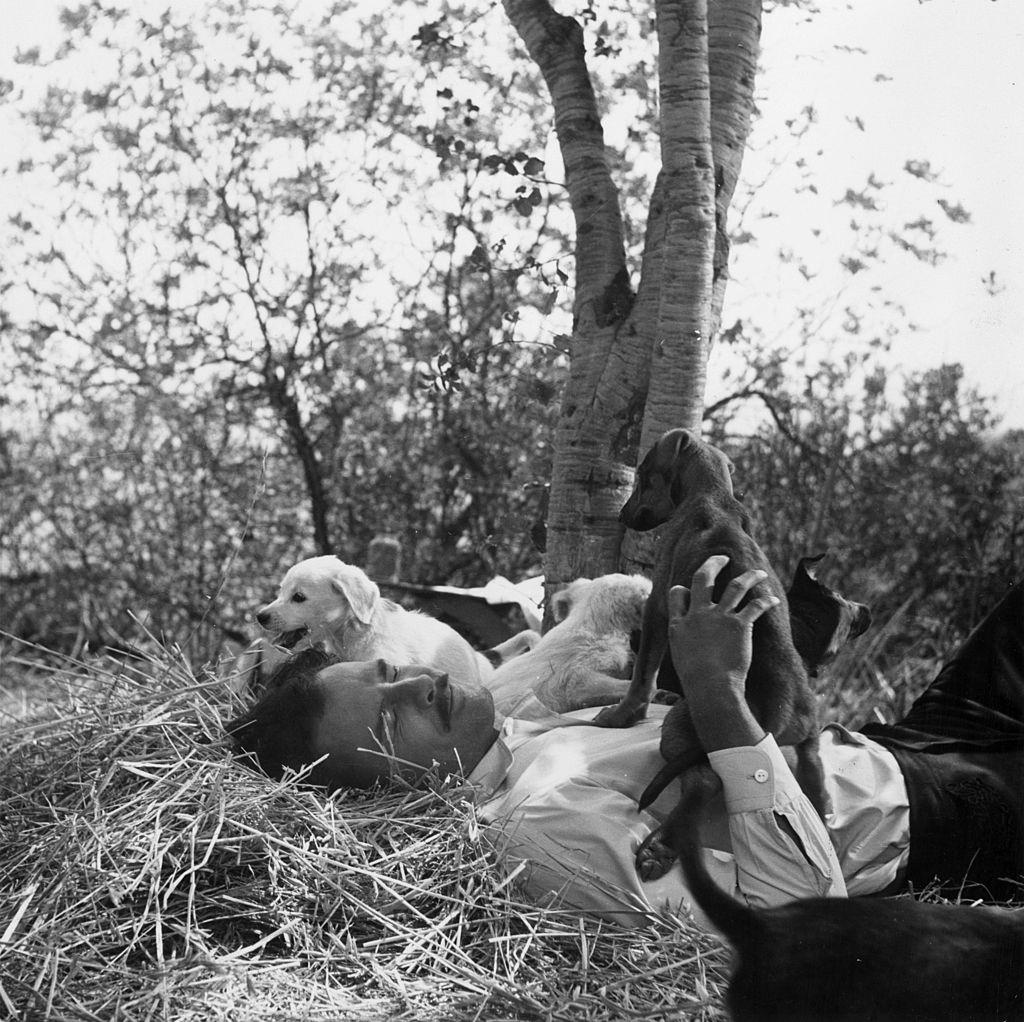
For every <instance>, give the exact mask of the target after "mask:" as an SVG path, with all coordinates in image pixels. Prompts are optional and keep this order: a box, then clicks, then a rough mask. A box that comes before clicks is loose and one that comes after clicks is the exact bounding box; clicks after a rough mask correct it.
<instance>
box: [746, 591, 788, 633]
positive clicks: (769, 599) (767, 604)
mask: <svg viewBox="0 0 1024 1022" xmlns="http://www.w3.org/2000/svg"><path fill="white" fill-rule="evenodd" d="M781 602H782V601H781V600H780V599H779V598H778V597H777V596H772V595H771V594H768V595H767V596H759V597H758V598H757V599H756V600H751V601H750V603H748V604H747V605H746V606H745V607H744V608H743V609H742V610H741V611H739V612H738V613H737V614H736V616H737V617H738V618H739V619H740V620H741V621H742V622H744V624H750V625H752V624H753V623H754V622H755V621H756V620H757V619H758V618H759V617H760V616H761V615H762V614H763V613H764V612H765V611H766V610H771V608H772V607H774V606H776V605H777V604H779V603H781Z"/></svg>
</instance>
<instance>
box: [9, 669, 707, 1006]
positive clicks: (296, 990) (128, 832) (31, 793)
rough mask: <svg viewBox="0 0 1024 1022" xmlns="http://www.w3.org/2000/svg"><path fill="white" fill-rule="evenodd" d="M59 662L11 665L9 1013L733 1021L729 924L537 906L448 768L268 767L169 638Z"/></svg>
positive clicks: (221, 691) (212, 684)
mask: <svg viewBox="0 0 1024 1022" xmlns="http://www.w3.org/2000/svg"><path fill="white" fill-rule="evenodd" d="M50 660H51V662H50V663H49V664H42V665H40V664H39V663H38V661H37V659H36V658H35V657H33V658H32V659H31V660H25V659H22V658H20V657H17V656H14V655H12V654H8V655H7V656H6V657H5V658H4V660H3V662H2V663H0V669H2V671H3V674H2V677H3V678H4V682H3V691H2V697H0V727H2V730H3V735H4V740H3V748H2V751H0V1005H2V1007H0V1015H2V1014H3V1013H4V1011H6V1012H7V1013H9V1014H10V1015H12V1016H13V1017H15V1018H26V1019H75V1020H79V1019H102V1020H108V1019H115V1018H116V1019H125V1020H134V1019H139V1020H143V1019H153V1018H173V1019H175V1020H179V1019H180V1020H190V1019H202V1020H204V1022H210V1020H221V1019H223V1020H227V1019H230V1020H232V1022H236V1020H247V1019H271V1018H273V1019H385V1018H395V1019H398V1018H401V1019H454V1020H461V1019H467V1020H468V1019H502V1018H508V1019H535V1018H536V1019H542V1018H543V1019H566V1020H570V1019H571V1020H577V1019H579V1020H582V1019H594V1020H611V1019H629V1018H635V1017H642V1018H644V1019H647V1020H656V1019H661V1018H692V1019H708V1020H712V1019H718V1018H722V1017H723V1016H722V1013H721V1011H720V1008H719V1003H720V1001H719V993H720V991H721V989H722V987H723V984H724V976H725V971H724V970H725V967H726V964H727V956H726V954H725V952H724V951H723V949H722V947H721V945H720V944H719V943H718V942H717V941H716V940H714V939H713V938H709V937H706V936H703V935H701V934H699V933H697V932H696V931H695V930H694V929H693V928H692V927H690V926H688V924H687V923H686V921H685V920H682V919H655V918H652V919H651V922H650V926H649V927H647V928H646V929H644V930H640V931H635V930H634V931H625V930H621V929H619V928H617V927H614V926H612V925H608V924H602V923H600V922H597V921H594V920H581V919H580V918H579V916H578V915H575V914H572V913H563V912H559V911H557V910H555V909H541V908H538V907H536V906H533V905H529V904H526V903H524V902H523V901H521V900H520V899H519V897H518V896H517V894H516V889H515V884H514V877H510V876H509V875H508V874H507V873H506V871H505V870H504V869H503V867H502V866H501V864H500V863H499V862H497V861H496V860H495V857H494V856H493V854H492V852H491V849H490V848H489V847H488V845H487V843H486V841H485V840H484V838H483V837H482V836H481V833H480V827H479V826H478V823H477V819H476V815H475V810H474V806H473V802H472V799H471V797H470V793H469V791H468V790H467V789H466V788H465V787H463V786H462V785H461V784H460V783H459V782H458V781H456V780H444V781H440V780H439V781H437V782H436V783H434V784H432V785H431V786H430V787H429V788H428V789H426V790H414V789H408V790H402V791H392V792H387V793H377V794H370V795H368V794H363V793H358V794H356V793H339V794H337V795H335V796H333V797H332V796H327V795H325V794H323V793H320V792H317V791H315V790H312V789H307V788H304V787H303V786H302V785H301V784H300V783H298V781H297V780H296V779H292V780H290V781H287V782H281V783H278V782H273V781H270V780H268V779H266V778H264V777H262V776H261V775H258V774H256V773H254V772H252V771H250V770H248V769H246V768H245V767H243V766H241V765H239V764H237V763H235V762H234V761H232V760H231V759H230V757H229V756H228V754H227V751H226V750H225V749H224V747H223V746H222V745H220V744H219V743H220V739H221V736H222V729H223V724H224V722H225V720H227V719H229V718H230V716H231V715H232V714H233V713H235V712H236V711H237V710H238V708H239V707H238V700H237V697H235V696H233V695H232V694H231V692H230V691H229V690H228V688H227V686H225V685H224V683H222V682H221V681H218V680H217V679H215V678H214V677H212V676H211V675H208V674H206V673H204V672H199V673H196V672H193V670H192V669H191V668H190V667H189V665H188V663H187V662H186V661H185V660H184V659H183V658H182V657H180V656H179V655H176V654H174V653H173V652H167V653H164V654H161V655H160V656H159V657H156V658H154V659H153V660H152V661H147V662H143V663H137V664H133V665H130V666H124V665H120V664H116V663H113V662H111V661H97V662H95V663H92V664H84V663H75V662H67V661H65V662H59V661H58V662H54V661H53V658H50Z"/></svg>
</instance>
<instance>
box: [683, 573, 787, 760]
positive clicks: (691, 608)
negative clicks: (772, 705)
mask: <svg viewBox="0 0 1024 1022" xmlns="http://www.w3.org/2000/svg"><path fill="white" fill-rule="evenodd" d="M728 563H729V558H728V557H726V556H724V555H721V554H716V555H715V556H714V557H709V558H708V559H707V560H706V561H705V562H704V563H703V564H702V565H701V566H700V567H699V568H698V569H697V570H696V571H695V572H694V574H693V580H692V582H691V585H690V588H689V589H687V588H686V587H685V586H674V587H673V588H672V590H671V591H670V592H669V602H668V606H669V630H668V636H669V649H670V651H671V653H672V662H673V664H674V665H675V668H676V673H677V674H678V675H679V680H680V683H681V685H682V688H683V695H684V696H685V697H686V700H687V702H688V703H689V705H690V713H691V715H692V717H693V722H694V725H695V726H696V728H697V733H698V735H699V736H700V739H701V743H702V744H703V746H704V748H705V750H706V751H708V752H712V751H714V750H716V749H724V748H732V747H735V746H740V745H756V744H757V743H758V742H759V741H760V740H761V739H762V738H763V737H764V729H763V728H762V727H761V726H760V725H759V724H758V723H757V721H756V720H755V719H754V716H753V714H752V713H751V712H750V708H749V707H748V706H747V702H746V699H745V697H744V689H745V687H746V679H747V671H748V669H749V668H750V658H751V655H752V653H753V642H752V634H753V628H754V622H755V621H756V620H757V619H758V618H759V617H760V616H761V615H762V614H763V613H764V612H765V611H766V610H768V609H769V608H771V607H774V606H775V605H776V604H777V603H778V602H779V600H778V598H777V597H775V596H773V595H771V594H770V593H764V594H762V595H760V596H757V597H755V598H754V599H752V600H750V602H749V603H747V605H746V606H745V607H744V608H743V609H742V610H737V609H736V608H737V607H738V606H739V605H740V604H741V603H742V602H743V599H744V597H746V596H747V594H748V593H749V592H750V590H751V589H753V588H754V587H755V586H756V585H757V584H758V583H759V582H762V581H763V580H764V579H765V578H766V573H765V572H763V571H760V570H758V569H755V570H751V571H745V572H744V573H743V574H742V575H738V576H737V577H736V578H734V579H733V580H732V581H731V582H730V583H729V584H728V585H727V586H726V587H725V590H724V591H723V593H722V598H721V600H720V601H719V602H718V603H714V602H713V601H712V593H713V591H714V587H715V580H716V579H717V578H718V574H719V572H720V571H721V570H722V569H723V568H724V567H725V566H726V564H728Z"/></svg>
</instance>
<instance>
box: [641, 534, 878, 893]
mask: <svg viewBox="0 0 1024 1022" xmlns="http://www.w3.org/2000/svg"><path fill="white" fill-rule="evenodd" d="M824 556H825V555H824V554H818V555H817V556H815V557H802V558H801V559H800V561H799V563H798V564H797V567H796V571H795V572H794V574H793V581H792V583H791V584H790V587H789V589H788V590H787V592H786V599H787V600H788V602H789V623H790V628H791V630H792V634H793V645H794V646H795V647H796V651H797V653H798V654H799V655H800V659H801V660H802V661H803V664H804V667H805V669H806V670H807V675H808V677H811V678H816V677H817V676H818V672H819V671H820V669H821V668H822V667H824V666H825V665H826V664H828V663H830V662H831V661H832V660H834V659H835V657H836V655H837V654H838V652H839V651H840V650H841V649H842V648H843V646H845V645H846V643H847V642H849V641H851V640H853V639H855V638H857V636H859V635H862V634H863V633H864V631H865V630H866V629H867V627H868V625H870V623H871V611H870V610H869V609H868V608H867V607H866V606H865V605H864V604H863V603H855V602H854V601H853V600H848V599H846V598H845V597H844V596H841V595H840V594H839V593H837V592H836V591H835V590H834V589H830V588H829V587H828V586H827V585H825V584H824V583H823V582H821V581H819V580H818V579H817V578H815V577H814V575H813V574H812V572H811V568H812V567H813V566H814V565H816V564H817V563H818V562H819V561H820V560H821V559H822V558H823V557H824ZM666 662H667V663H671V657H666ZM662 672H663V673H664V666H663V667H662ZM660 680H661V679H660V677H659V682H660ZM678 712H680V711H677V713H678ZM677 724H678V718H676V719H674V720H672V721H670V722H669V732H668V734H667V736H664V737H663V738H662V749H663V751H665V752H669V753H671V750H672V748H673V742H675V741H682V740H685V736H683V737H680V736H678V735H675V734H674V733H673V728H674V727H675V726H676V725H677ZM678 774H679V770H678V768H677V766H676V765H675V763H674V762H670V763H666V764H665V766H664V767H663V768H662V769H661V770H660V771H659V772H658V773H657V775H656V776H655V777H654V779H653V780H652V781H651V783H650V784H649V785H647V787H646V788H645V789H644V792H643V794H642V795H641V796H640V803H639V804H640V808H641V809H646V808H647V807H648V806H649V805H650V804H651V803H652V802H653V801H654V800H655V799H656V798H657V797H658V796H659V795H660V794H661V793H662V792H663V791H664V790H665V788H667V787H668V785H669V784H670V783H671V782H672V780H673V779H674V778H675V777H677V776H678ZM667 823H668V826H669V829H671V827H672V825H673V823H672V817H671V816H670V818H669V820H668V821H667ZM675 857H676V856H675V850H674V848H673V847H672V845H671V844H669V843H667V842H666V841H664V840H663V839H662V828H659V829H658V830H656V831H654V832H653V833H652V834H651V835H650V836H649V837H648V838H647V839H646V840H645V841H644V843H643V844H642V845H641V847H640V849H639V850H638V852H637V870H638V871H639V873H640V875H641V876H642V877H643V879H645V880H653V879H656V878H658V877H660V876H663V875H664V874H665V873H667V872H668V870H669V868H670V867H671V865H672V863H673V862H674V861H675Z"/></svg>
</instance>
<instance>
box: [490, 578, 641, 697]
mask: <svg viewBox="0 0 1024 1022" xmlns="http://www.w3.org/2000/svg"><path fill="white" fill-rule="evenodd" d="M650 593H651V582H650V579H647V578H644V577H643V575H618V574H615V575H602V576H601V577H600V578H594V579H590V578H578V579H576V581H575V582H572V583H570V584H569V585H568V586H567V587H566V588H565V589H563V590H562V591H561V592H559V593H556V594H555V595H554V596H553V597H552V602H551V613H552V616H553V617H554V619H555V621H556V622H557V623H556V624H555V626H554V627H553V628H551V629H550V630H549V631H548V632H547V634H546V635H544V636H543V637H542V638H541V639H540V641H539V642H538V643H537V645H536V646H535V647H534V648H533V649H531V650H530V651H529V652H527V653H522V654H521V655H520V656H517V657H515V658H514V659H513V660H510V661H508V662H507V663H505V664H502V665H501V666H500V667H498V668H497V669H496V670H495V672H494V674H493V675H492V676H491V679H490V681H488V682H486V684H487V687H488V688H489V689H490V690H491V692H492V694H493V695H494V703H495V708H496V709H497V710H498V712H499V713H502V714H507V713H508V711H509V710H510V709H511V708H512V707H513V706H515V704H516V703H517V702H519V700H520V699H522V697H523V696H524V695H525V694H526V693H527V692H533V693H534V694H535V695H536V696H537V698H538V699H540V701H541V702H543V703H545V704H546V705H547V706H550V707H551V709H553V710H556V711H557V712H559V713H565V712H567V711H568V710H579V709H583V708H584V707H587V706H605V705H608V704H610V703H615V702H618V700H619V699H620V698H621V697H622V696H623V694H624V693H625V692H626V689H627V688H629V678H630V673H631V670H632V663H633V653H632V650H631V649H630V633H632V632H634V631H636V630H638V629H639V628H640V624H641V621H642V620H643V612H644V604H645V603H646V602H647V597H648V596H650Z"/></svg>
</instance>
